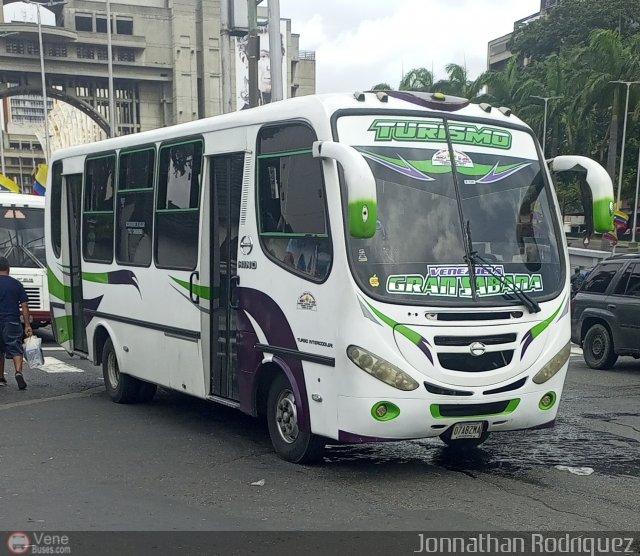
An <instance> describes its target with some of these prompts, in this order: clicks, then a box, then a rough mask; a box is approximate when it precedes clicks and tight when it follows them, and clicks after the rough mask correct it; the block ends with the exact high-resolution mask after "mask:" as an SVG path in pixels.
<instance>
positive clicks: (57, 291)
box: [47, 268, 71, 302]
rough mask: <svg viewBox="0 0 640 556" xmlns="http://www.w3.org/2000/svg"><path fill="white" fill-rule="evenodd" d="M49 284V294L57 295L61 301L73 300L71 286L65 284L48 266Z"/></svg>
mask: <svg viewBox="0 0 640 556" xmlns="http://www.w3.org/2000/svg"><path fill="white" fill-rule="evenodd" d="M47 284H48V286H49V295H50V296H51V297H57V298H58V299H59V300H60V301H64V302H67V301H69V302H70V301H71V288H70V287H69V286H65V285H64V284H63V283H62V282H61V281H60V280H58V277H57V276H56V275H55V274H54V273H53V271H52V270H51V269H50V268H47Z"/></svg>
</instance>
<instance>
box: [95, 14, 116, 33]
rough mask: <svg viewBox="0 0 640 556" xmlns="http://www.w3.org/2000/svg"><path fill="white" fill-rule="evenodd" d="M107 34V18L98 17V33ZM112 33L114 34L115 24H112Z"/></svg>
mask: <svg viewBox="0 0 640 556" xmlns="http://www.w3.org/2000/svg"><path fill="white" fill-rule="evenodd" d="M106 32H107V19H106V18H105V17H96V33H106ZM111 32H112V33H113V22H112V23H111Z"/></svg>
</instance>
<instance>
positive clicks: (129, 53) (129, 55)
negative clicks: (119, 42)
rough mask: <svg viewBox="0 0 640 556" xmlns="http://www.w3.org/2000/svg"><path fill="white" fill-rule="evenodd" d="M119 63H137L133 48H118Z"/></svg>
mask: <svg viewBox="0 0 640 556" xmlns="http://www.w3.org/2000/svg"><path fill="white" fill-rule="evenodd" d="M117 55H118V61H120V62H135V61H136V53H135V52H134V51H133V48H118V53H117Z"/></svg>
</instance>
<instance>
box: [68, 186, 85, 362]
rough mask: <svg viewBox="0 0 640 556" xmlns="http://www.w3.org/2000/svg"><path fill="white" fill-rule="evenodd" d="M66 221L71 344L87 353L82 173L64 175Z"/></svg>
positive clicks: (75, 348) (74, 348)
mask: <svg viewBox="0 0 640 556" xmlns="http://www.w3.org/2000/svg"><path fill="white" fill-rule="evenodd" d="M63 183H64V188H65V193H66V195H65V197H66V209H67V223H68V225H69V230H68V233H69V235H68V237H69V254H68V259H67V260H68V264H69V269H68V270H69V275H68V279H69V283H70V285H71V315H72V325H73V331H72V333H71V342H72V343H71V345H72V348H73V350H74V351H79V352H82V353H87V329H86V326H85V321H84V301H83V294H82V244H81V237H80V226H81V222H82V174H71V175H67V176H64V182H63Z"/></svg>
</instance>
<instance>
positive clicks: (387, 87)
mask: <svg viewBox="0 0 640 556" xmlns="http://www.w3.org/2000/svg"><path fill="white" fill-rule="evenodd" d="M371 90H372V91H393V87H392V86H391V85H389V83H378V84H377V85H374V86H373V87H371Z"/></svg>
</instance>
